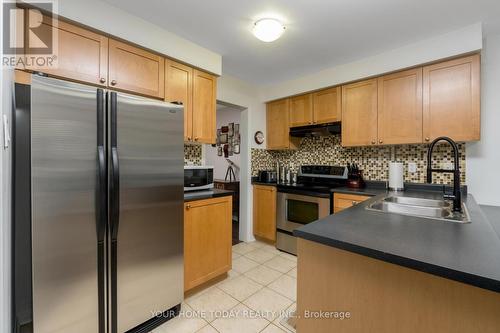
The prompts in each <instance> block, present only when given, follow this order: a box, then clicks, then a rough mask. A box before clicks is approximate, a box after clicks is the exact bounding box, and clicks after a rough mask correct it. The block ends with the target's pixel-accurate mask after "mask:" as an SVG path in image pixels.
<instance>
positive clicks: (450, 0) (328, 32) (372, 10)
mask: <svg viewBox="0 0 500 333" xmlns="http://www.w3.org/2000/svg"><path fill="white" fill-rule="evenodd" d="M105 1H106V2H107V3H109V4H112V5H113V6H115V7H119V8H121V9H123V10H125V11H128V12H130V13H132V14H134V15H136V16H139V17H142V18H143V19H145V20H147V21H150V22H151V23H154V24H157V25H159V26H161V27H163V28H165V29H166V30H169V31H170V32H173V33H175V34H177V35H179V36H181V37H183V38H186V39H188V40H191V41H192V42H195V43H197V44H199V45H201V46H203V47H206V48H208V49H210V50H212V51H214V52H217V53H219V54H221V55H222V57H223V73H224V74H229V75H232V76H235V77H238V78H240V79H242V80H246V81H249V82H252V83H258V84H270V83H275V82H280V81H284V80H288V79H293V78H296V77H299V76H302V75H305V74H311V73H314V72H318V71H320V70H322V69H325V68H328V67H333V66H335V65H339V64H343V63H347V62H351V61H354V60H357V59H361V58H365V57H367V56H371V55H374V54H378V53H381V52H383V51H386V50H389V49H393V48H397V47H400V46H403V45H406V44H410V43H413V42H416V41H418V40H421V39H425V38H428V37H431V36H434V35H438V34H442V33H445V32H448V31H452V30H455V29H458V28H461V27H463V26H466V25H469V24H473V23H476V22H483V24H484V26H483V28H484V30H485V31H486V32H488V31H500V19H499V17H500V1H499V0H177V1H173V0H149V1H137V0H105ZM269 16H271V17H276V18H280V19H281V20H282V21H283V22H284V23H285V24H286V27H287V29H286V32H285V34H284V35H283V36H282V38H280V39H279V40H277V41H276V42H273V43H263V42H261V41H259V40H257V39H256V38H255V37H254V36H253V35H252V34H251V28H252V24H253V22H254V21H255V20H257V19H259V18H262V17H269ZM145 38H147V36H145Z"/></svg>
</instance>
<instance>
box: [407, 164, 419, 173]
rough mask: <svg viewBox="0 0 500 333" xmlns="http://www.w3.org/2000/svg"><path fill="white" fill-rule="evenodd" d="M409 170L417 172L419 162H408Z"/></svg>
mask: <svg viewBox="0 0 500 333" xmlns="http://www.w3.org/2000/svg"><path fill="white" fill-rule="evenodd" d="M408 172H409V173H415V172H417V163H415V162H409V163H408Z"/></svg>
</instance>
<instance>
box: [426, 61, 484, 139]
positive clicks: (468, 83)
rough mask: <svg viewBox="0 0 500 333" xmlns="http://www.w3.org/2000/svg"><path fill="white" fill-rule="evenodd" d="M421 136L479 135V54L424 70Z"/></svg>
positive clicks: (462, 136)
mask: <svg viewBox="0 0 500 333" xmlns="http://www.w3.org/2000/svg"><path fill="white" fill-rule="evenodd" d="M423 81H424V83H423V100H424V106H423V109H424V112H423V117H424V139H425V141H432V140H434V139H435V138H437V137H439V136H449V137H451V138H452V139H453V140H455V141H474V140H479V139H480V98H481V97H480V56H479V54H476V55H472V56H469V57H464V58H460V59H454V60H450V61H446V62H442V63H438V64H435V65H430V66H425V67H424V70H423Z"/></svg>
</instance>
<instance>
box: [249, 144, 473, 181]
mask: <svg viewBox="0 0 500 333" xmlns="http://www.w3.org/2000/svg"><path fill="white" fill-rule="evenodd" d="M428 147H429V145H427V144H417V145H399V146H395V147H394V150H395V159H396V161H398V162H403V163H404V164H405V166H404V170H405V174H404V179H405V182H412V183H425V181H426V177H427V173H426V168H427V151H428ZM458 147H459V152H460V171H461V182H462V184H465V144H463V143H460V144H458ZM392 149H393V148H392V147H391V146H380V147H342V146H341V144H340V135H335V136H323V137H313V138H304V139H302V142H301V143H300V146H299V149H298V150H281V151H274V150H264V149H255V148H253V149H252V176H256V175H257V173H258V171H259V170H274V169H275V168H276V162H277V161H279V162H280V163H284V164H285V165H287V166H288V167H290V168H292V170H294V171H297V170H298V168H299V166H300V165H304V164H318V165H347V163H357V164H358V165H359V167H360V169H362V170H363V175H364V178H365V179H366V180H383V181H386V180H387V179H388V177H389V176H388V170H389V162H390V161H391V150H392ZM410 162H414V163H416V165H417V171H416V172H414V173H409V172H408V163H410ZM445 163H453V153H452V150H451V148H450V146H449V145H447V144H440V145H437V146H436V148H435V149H434V154H433V167H434V168H445V166H446V164H445ZM452 181H453V175H452V174H442V173H434V178H433V182H434V183H436V184H451V183H452Z"/></svg>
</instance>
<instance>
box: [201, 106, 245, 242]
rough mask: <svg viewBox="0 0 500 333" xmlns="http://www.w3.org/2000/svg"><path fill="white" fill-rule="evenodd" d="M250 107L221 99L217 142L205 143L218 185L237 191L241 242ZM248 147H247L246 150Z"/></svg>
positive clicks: (235, 233)
mask: <svg viewBox="0 0 500 333" xmlns="http://www.w3.org/2000/svg"><path fill="white" fill-rule="evenodd" d="M244 110H246V108H244V107H241V106H238V105H234V104H230V103H226V102H223V101H217V118H216V119H217V121H216V128H217V133H216V138H217V139H216V143H215V144H213V145H205V149H204V155H205V156H204V160H205V164H206V165H208V166H213V167H214V187H215V188H216V189H223V190H230V191H233V192H234V194H233V212H232V227H233V228H232V242H233V245H234V244H238V243H239V242H241V240H240V237H239V229H240V222H241V220H240V216H241V215H240V206H241V205H240V202H241V200H240V187H241V171H240V170H241V161H242V159H241V152H242V144H243V142H245V143H246V140H243V141H242V138H243V134H242V127H241V113H242V111H244ZM244 151H246V149H245V150H244Z"/></svg>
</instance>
